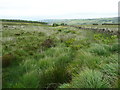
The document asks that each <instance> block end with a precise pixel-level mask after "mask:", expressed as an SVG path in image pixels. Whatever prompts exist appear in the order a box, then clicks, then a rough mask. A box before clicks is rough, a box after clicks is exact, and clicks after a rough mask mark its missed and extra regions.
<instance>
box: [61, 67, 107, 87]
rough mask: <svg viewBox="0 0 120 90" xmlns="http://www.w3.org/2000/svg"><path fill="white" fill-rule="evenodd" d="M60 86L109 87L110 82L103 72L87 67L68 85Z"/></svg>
mask: <svg viewBox="0 0 120 90" xmlns="http://www.w3.org/2000/svg"><path fill="white" fill-rule="evenodd" d="M59 87H64V88H68V87H69V88H108V87H109V83H108V82H107V81H106V80H105V79H104V76H103V74H102V73H101V72H99V71H95V70H90V69H85V70H84V71H82V72H81V73H79V74H78V75H76V76H75V77H74V78H73V79H72V82H71V83H69V84H67V85H64V84H63V85H62V86H59Z"/></svg>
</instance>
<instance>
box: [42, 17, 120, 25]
mask: <svg viewBox="0 0 120 90" xmlns="http://www.w3.org/2000/svg"><path fill="white" fill-rule="evenodd" d="M42 22H47V23H48V24H53V23H58V24H60V23H66V24H68V25H81V24H82V25H83V24H94V23H97V24H102V23H108V24H109V23H110V24H117V23H118V18H117V17H113V18H99V19H46V20H42Z"/></svg>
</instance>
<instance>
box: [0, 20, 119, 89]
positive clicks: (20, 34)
mask: <svg viewBox="0 0 120 90" xmlns="http://www.w3.org/2000/svg"><path fill="white" fill-rule="evenodd" d="M79 26H81V25H79ZM82 27H97V28H109V29H113V30H117V25H112V26H108V25H107V26H103V25H97V26H94V25H90V24H89V25H82ZM0 33H2V40H1V41H0V42H1V43H2V56H1V57H2V65H3V68H2V74H3V75H2V78H3V88H46V89H50V88H54V89H55V90H57V89H58V88H120V80H119V77H120V74H119V73H118V70H119V68H118V51H119V46H118V45H119V43H118V36H117V35H109V34H107V33H99V32H96V31H92V30H82V29H78V28H75V27H69V26H54V27H53V26H50V25H46V24H42V23H28V22H24V23H23V22H2V31H1V32H0Z"/></svg>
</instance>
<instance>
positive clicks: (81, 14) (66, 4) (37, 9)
mask: <svg viewBox="0 0 120 90" xmlns="http://www.w3.org/2000/svg"><path fill="white" fill-rule="evenodd" d="M118 1H119V0H0V18H10V19H11V18H13V19H31V20H40V19H65V18H66V19H69V18H75V19H76V18H101V17H116V16H117V12H118Z"/></svg>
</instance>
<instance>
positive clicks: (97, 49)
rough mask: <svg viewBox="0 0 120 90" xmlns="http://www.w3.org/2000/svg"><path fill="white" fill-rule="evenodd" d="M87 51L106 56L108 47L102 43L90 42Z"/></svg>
mask: <svg viewBox="0 0 120 90" xmlns="http://www.w3.org/2000/svg"><path fill="white" fill-rule="evenodd" d="M89 51H90V52H91V53H94V54H97V55H101V56H108V55H109V54H110V52H109V50H108V48H107V47H106V46H104V45H102V44H92V45H91V47H90V49H89Z"/></svg>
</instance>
